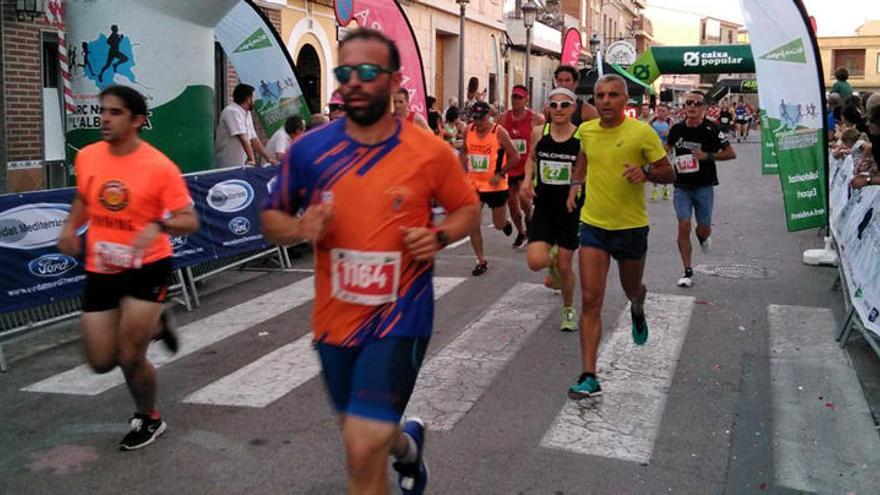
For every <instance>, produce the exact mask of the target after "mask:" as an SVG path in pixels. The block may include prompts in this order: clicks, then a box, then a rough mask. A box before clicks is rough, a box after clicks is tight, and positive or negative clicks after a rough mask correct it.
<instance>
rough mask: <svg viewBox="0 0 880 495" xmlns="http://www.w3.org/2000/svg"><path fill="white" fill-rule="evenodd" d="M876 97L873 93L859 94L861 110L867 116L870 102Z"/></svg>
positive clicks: (863, 92) (864, 92)
mask: <svg viewBox="0 0 880 495" xmlns="http://www.w3.org/2000/svg"><path fill="white" fill-rule="evenodd" d="M872 96H874V92H873V91H862V92H860V93H859V108H861V109H862V110H864V111H865V115H867V114H868V113H867V112H868V100H870V99H871V97H872Z"/></svg>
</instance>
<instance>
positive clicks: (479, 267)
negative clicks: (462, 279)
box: [471, 260, 489, 277]
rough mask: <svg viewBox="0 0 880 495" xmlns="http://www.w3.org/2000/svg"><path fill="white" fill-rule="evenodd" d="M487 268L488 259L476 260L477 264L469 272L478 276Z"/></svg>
mask: <svg viewBox="0 0 880 495" xmlns="http://www.w3.org/2000/svg"><path fill="white" fill-rule="evenodd" d="M487 270H489V261H488V260H483V261H478V262H477V266H475V267H474V270H473V271H472V272H471V275H473V276H475V277H479V276H480V275H482V274H484V273H486V271H487Z"/></svg>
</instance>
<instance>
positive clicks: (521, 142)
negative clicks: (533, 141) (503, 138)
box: [510, 139, 527, 156]
mask: <svg viewBox="0 0 880 495" xmlns="http://www.w3.org/2000/svg"><path fill="white" fill-rule="evenodd" d="M510 141H511V142H512V143H513V147H514V148H516V152H517V153H519V154H520V156H522V155H525V154H526V151H527V150H526V140H525V139H511V140H510Z"/></svg>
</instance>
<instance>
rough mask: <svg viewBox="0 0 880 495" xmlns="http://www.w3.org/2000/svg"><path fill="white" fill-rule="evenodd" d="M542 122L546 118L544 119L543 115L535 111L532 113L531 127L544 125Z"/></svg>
mask: <svg viewBox="0 0 880 495" xmlns="http://www.w3.org/2000/svg"><path fill="white" fill-rule="evenodd" d="M544 122H547V121H546V120H544V115H542V114H540V113H537V112H535V113H534V114H532V127H537V126H540V125H544ZM532 134H534V133H532Z"/></svg>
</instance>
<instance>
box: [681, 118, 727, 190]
mask: <svg viewBox="0 0 880 495" xmlns="http://www.w3.org/2000/svg"><path fill="white" fill-rule="evenodd" d="M666 142H667V143H668V144H669V146H670V147H671V148H672V150H673V155H674V157H673V164H674V165H675V171H676V177H675V185H676V186H680V187H689V188H693V187H701V186H717V185H718V171H717V170H716V168H715V160H711V159H707V160H700V161H699V162H698V161H696V160H694V159H693V156H692V153H691V149H693V148H702V150H703V151H704V152H706V153H717V152H719V151H721V150H722V149H724V148H726V147H727V146H728V145H729V144H730V143H729V142H728V141H727V136H725V135H724V133H723V132H722V131H721V130H720V129H719V128H718V125H717V124H715V123H713V122H712V121H710V120H707V119H703V122H702V123H701V124H700V125H698V126H697V127H688V126H687V124H686V123H685V122H679V123H678V124H675V125H674V126H672V129H670V130H669V137H667V138H666Z"/></svg>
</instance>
